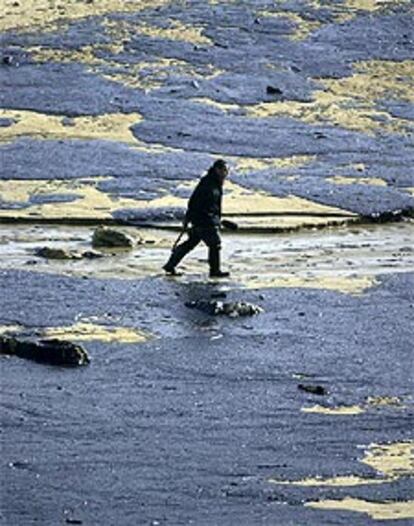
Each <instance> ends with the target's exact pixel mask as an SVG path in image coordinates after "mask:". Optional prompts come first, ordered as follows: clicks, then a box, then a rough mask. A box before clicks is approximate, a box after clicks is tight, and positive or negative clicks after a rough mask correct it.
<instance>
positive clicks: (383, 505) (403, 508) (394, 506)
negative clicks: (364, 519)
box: [305, 497, 414, 520]
mask: <svg viewBox="0 0 414 526" xmlns="http://www.w3.org/2000/svg"><path fill="white" fill-rule="evenodd" d="M305 506H308V507H310V508H315V509H320V510H346V511H357V512H359V513H365V514H367V515H369V516H370V517H371V518H372V519H375V520H401V519H412V518H414V500H409V501H401V502H395V501H387V502H372V501H367V500H363V499H355V498H351V497H346V498H345V499H342V500H320V501H315V502H307V503H305Z"/></svg>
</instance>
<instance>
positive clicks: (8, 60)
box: [2, 55, 14, 66]
mask: <svg viewBox="0 0 414 526" xmlns="http://www.w3.org/2000/svg"><path fill="white" fill-rule="evenodd" d="M13 60H14V59H13V57H12V56H11V55H6V56H5V57H3V60H2V62H3V64H5V65H6V66H11V65H12V64H13Z"/></svg>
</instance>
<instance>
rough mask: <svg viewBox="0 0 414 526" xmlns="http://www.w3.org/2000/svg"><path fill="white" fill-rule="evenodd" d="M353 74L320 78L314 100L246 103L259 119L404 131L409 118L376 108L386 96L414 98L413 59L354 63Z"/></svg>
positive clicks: (247, 107)
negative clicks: (276, 117)
mask: <svg viewBox="0 0 414 526" xmlns="http://www.w3.org/2000/svg"><path fill="white" fill-rule="evenodd" d="M354 70H355V73H354V75H352V76H350V77H345V78H341V79H319V82H320V83H321V84H322V85H323V86H324V89H323V90H317V91H315V92H314V101H313V102H312V103H302V102H293V101H289V102H264V103H261V104H257V105H252V106H246V107H245V110H246V112H247V114H248V115H250V116H253V117H258V118H265V117H274V116H288V117H293V118H295V119H300V120H302V121H303V122H307V123H311V124H322V123H324V122H327V123H330V124H334V125H337V126H342V127H344V128H348V129H351V130H356V131H362V132H365V133H369V134H372V133H374V132H375V131H377V130H386V131H389V132H393V133H394V132H399V133H404V132H405V131H406V130H407V126H408V124H409V121H406V120H404V119H398V118H394V117H392V116H391V115H390V114H389V113H387V112H385V111H381V110H378V109H377V108H376V101H377V100H378V99H381V98H383V97H385V96H387V98H395V99H398V100H407V101H412V100H413V97H414V95H413V93H414V81H413V80H412V79H413V78H414V61H412V60H406V61H403V62H394V61H379V60H377V61H365V62H358V63H355V64H354Z"/></svg>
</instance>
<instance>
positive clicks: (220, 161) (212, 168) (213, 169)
mask: <svg viewBox="0 0 414 526" xmlns="http://www.w3.org/2000/svg"><path fill="white" fill-rule="evenodd" d="M226 167H227V164H226V161H225V160H224V159H217V161H214V163H213V164H212V165H211V166H210V168H209V169H208V172H207V173H208V175H209V176H212V177H216V175H217V172H216V170H217V169H219V170H220V169H221V168H226Z"/></svg>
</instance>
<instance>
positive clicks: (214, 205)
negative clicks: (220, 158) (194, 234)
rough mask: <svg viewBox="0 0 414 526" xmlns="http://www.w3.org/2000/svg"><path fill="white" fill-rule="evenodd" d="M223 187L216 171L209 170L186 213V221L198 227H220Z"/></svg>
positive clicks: (195, 191) (193, 195) (190, 201)
mask: <svg viewBox="0 0 414 526" xmlns="http://www.w3.org/2000/svg"><path fill="white" fill-rule="evenodd" d="M222 198H223V187H222V184H221V182H220V180H219V178H218V177H217V175H216V173H215V171H214V170H209V171H208V172H207V174H206V175H205V176H204V177H202V178H201V179H200V181H199V183H198V185H197V186H196V187H195V189H194V192H193V193H192V195H191V197H190V200H189V202H188V208H187V213H186V216H185V218H186V221H187V222H190V223H191V224H192V225H193V226H196V227H204V228H208V227H213V228H214V227H219V226H220V222H221V201H222Z"/></svg>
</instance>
